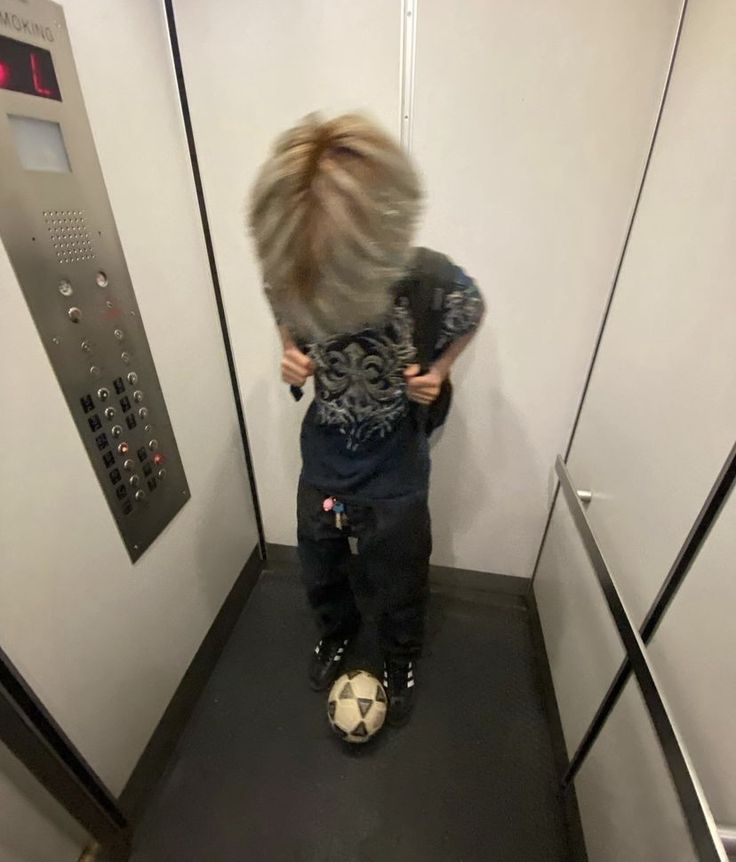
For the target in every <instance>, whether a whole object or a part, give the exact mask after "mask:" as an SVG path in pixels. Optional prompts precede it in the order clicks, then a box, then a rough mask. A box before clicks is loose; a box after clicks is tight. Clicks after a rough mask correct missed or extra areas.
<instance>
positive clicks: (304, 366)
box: [281, 345, 314, 389]
mask: <svg viewBox="0 0 736 862" xmlns="http://www.w3.org/2000/svg"><path fill="white" fill-rule="evenodd" d="M313 374H314V362H312V360H311V359H310V358H309V357H308V356H307V354H306V353H302V352H301V350H299V348H298V347H295V346H294V345H290V346H288V347H285V348H284V355H283V357H282V358H281V379H282V380H283V381H284V383H288V384H289V385H290V386H298V387H299V388H300V389H301V388H302V386H304V384H305V383H306V382H307V378H308V377H311V376H312V375H313Z"/></svg>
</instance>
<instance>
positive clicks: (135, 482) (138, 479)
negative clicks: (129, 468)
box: [128, 473, 141, 488]
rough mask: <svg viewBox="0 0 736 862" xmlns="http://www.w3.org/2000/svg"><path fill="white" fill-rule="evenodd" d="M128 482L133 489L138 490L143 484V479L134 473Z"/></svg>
mask: <svg viewBox="0 0 736 862" xmlns="http://www.w3.org/2000/svg"><path fill="white" fill-rule="evenodd" d="M128 481H129V482H130V484H131V486H132V487H133V488H137V487H138V486H139V485H140V484H141V477H140V476H137V475H136V474H135V473H133V475H132V476H131V477H130V479H128Z"/></svg>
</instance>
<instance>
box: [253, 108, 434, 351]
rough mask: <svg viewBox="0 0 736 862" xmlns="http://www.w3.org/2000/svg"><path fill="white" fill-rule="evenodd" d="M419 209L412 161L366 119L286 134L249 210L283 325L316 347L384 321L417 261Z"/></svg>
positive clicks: (317, 120) (312, 120)
mask: <svg viewBox="0 0 736 862" xmlns="http://www.w3.org/2000/svg"><path fill="white" fill-rule="evenodd" d="M420 208H421V189H420V183H419V179H418V177H417V173H416V171H415V169H414V166H413V165H412V163H411V160H410V159H409V157H408V155H407V154H406V153H405V152H404V151H403V150H402V149H401V147H400V146H399V144H398V143H397V142H395V141H394V140H393V139H392V138H391V137H390V136H389V135H387V134H386V133H385V132H383V131H382V130H381V129H380V128H378V126H376V125H375V124H374V123H373V122H371V121H370V120H368V119H366V118H365V117H362V116H359V115H357V114H345V115H343V116H340V117H337V118H335V119H333V120H326V121H325V120H323V119H322V118H321V117H320V116H319V115H316V114H312V115H310V116H308V117H306V118H305V119H304V120H303V121H302V122H301V123H299V124H298V125H297V126H295V127H294V128H292V129H290V130H289V131H287V132H285V133H284V134H283V135H281V136H280V137H279V138H278V140H277V141H276V143H275V145H274V148H273V151H272V153H271V155H270V156H269V158H268V159H267V161H266V162H265V164H264V165H263V167H262V168H261V171H260V174H259V176H258V178H257V180H256V183H255V185H254V187H253V190H252V193H251V200H250V208H249V225H250V229H251V232H252V234H253V237H254V239H255V243H256V248H257V252H258V256H259V258H260V260H261V265H262V269H263V279H264V283H265V289H266V291H267V295H268V298H269V301H270V302H271V305H272V307H273V310H274V313H275V315H276V317H277V319H278V320H279V322H280V323H283V324H285V325H287V326H288V327H289V329H290V331H291V332H293V333H294V334H296V335H299V336H301V337H303V338H308V339H312V338H322V337H324V336H326V335H330V334H334V333H338V332H350V331H355V330H357V329H359V328H360V327H361V326H363V325H367V324H370V323H373V322H375V321H376V320H378V319H380V318H381V317H382V316H383V315H385V314H386V313H387V312H388V311H389V310H390V309H391V306H392V304H393V294H392V291H391V287H392V285H394V284H395V282H396V281H397V280H398V279H399V278H401V276H402V275H403V274H404V272H405V271H406V268H407V265H408V264H409V263H410V259H409V258H410V255H411V254H412V241H413V238H414V233H415V229H416V224H417V221H418V217H419V213H420Z"/></svg>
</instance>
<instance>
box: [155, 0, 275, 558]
mask: <svg viewBox="0 0 736 862" xmlns="http://www.w3.org/2000/svg"><path fill="white" fill-rule="evenodd" d="M164 10H165V12H166V23H167V26H168V31H169V43H170V46H171V57H172V61H173V64H174V72H175V75H176V86H177V89H178V92H179V103H180V107H181V114H182V120H183V121H184V131H185V133H186V138H187V146H188V148H189V161H190V162H191V166H192V176H193V178H194V187H195V190H196V193H197V203H198V204H199V216H200V220H201V222H202V234H203V236H204V242H205V247H206V249H207V260H208V261H209V265H210V276H211V278H212V287H213V290H214V292H215V302H216V304H217V314H218V316H219V318H220V328H221V330H222V340H223V343H224V345H225V355H226V357H227V367H228V370H229V372H230V383H231V385H232V390H233V399H234V401H235V411H236V413H237V417H238V426H239V428H240V438H241V441H242V444H243V455H244V456H245V465H246V468H247V471H248V482H249V484H250V493H251V497H252V498H253V511H254V513H255V518H256V527H257V528H258V548H259V550H260V554H261V559H262V560H265V559H266V536H265V532H264V528H263V518H262V515H261V504H260V502H259V499H258V487H257V485H256V473H255V468H254V466H253V456H252V454H251V451H250V443H249V441H248V430H247V428H246V424H245V413H244V411H243V400H242V398H241V395H240V384H239V383H238V373H237V368H236V365H235V357H234V354H233V348H232V342H231V340H230V329H229V327H228V325H227V315H226V312H225V303H224V301H223V299H222V290H221V288H220V275H219V273H218V271H217V261H216V259H215V249H214V245H213V243H212V233H211V231H210V220H209V216H208V215H207V204H206V202H205V196H204V186H203V184H202V174H201V171H200V169H199V158H198V156H197V146H196V143H195V140H194V128H193V126H192V117H191V114H190V111H189V99H188V97H187V88H186V83H185V81H184V70H183V67H182V61H181V52H180V49H179V37H178V35H177V31H176V17H175V15H174V4H173V2H172V0H164Z"/></svg>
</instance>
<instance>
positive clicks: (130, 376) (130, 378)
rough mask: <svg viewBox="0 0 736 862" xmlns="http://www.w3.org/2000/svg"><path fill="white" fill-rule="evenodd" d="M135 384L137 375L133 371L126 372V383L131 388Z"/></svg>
mask: <svg viewBox="0 0 736 862" xmlns="http://www.w3.org/2000/svg"><path fill="white" fill-rule="evenodd" d="M137 382H138V375H137V374H136V373H135V371H129V372H128V383H130V385H131V386H135V384H136V383H137Z"/></svg>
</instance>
